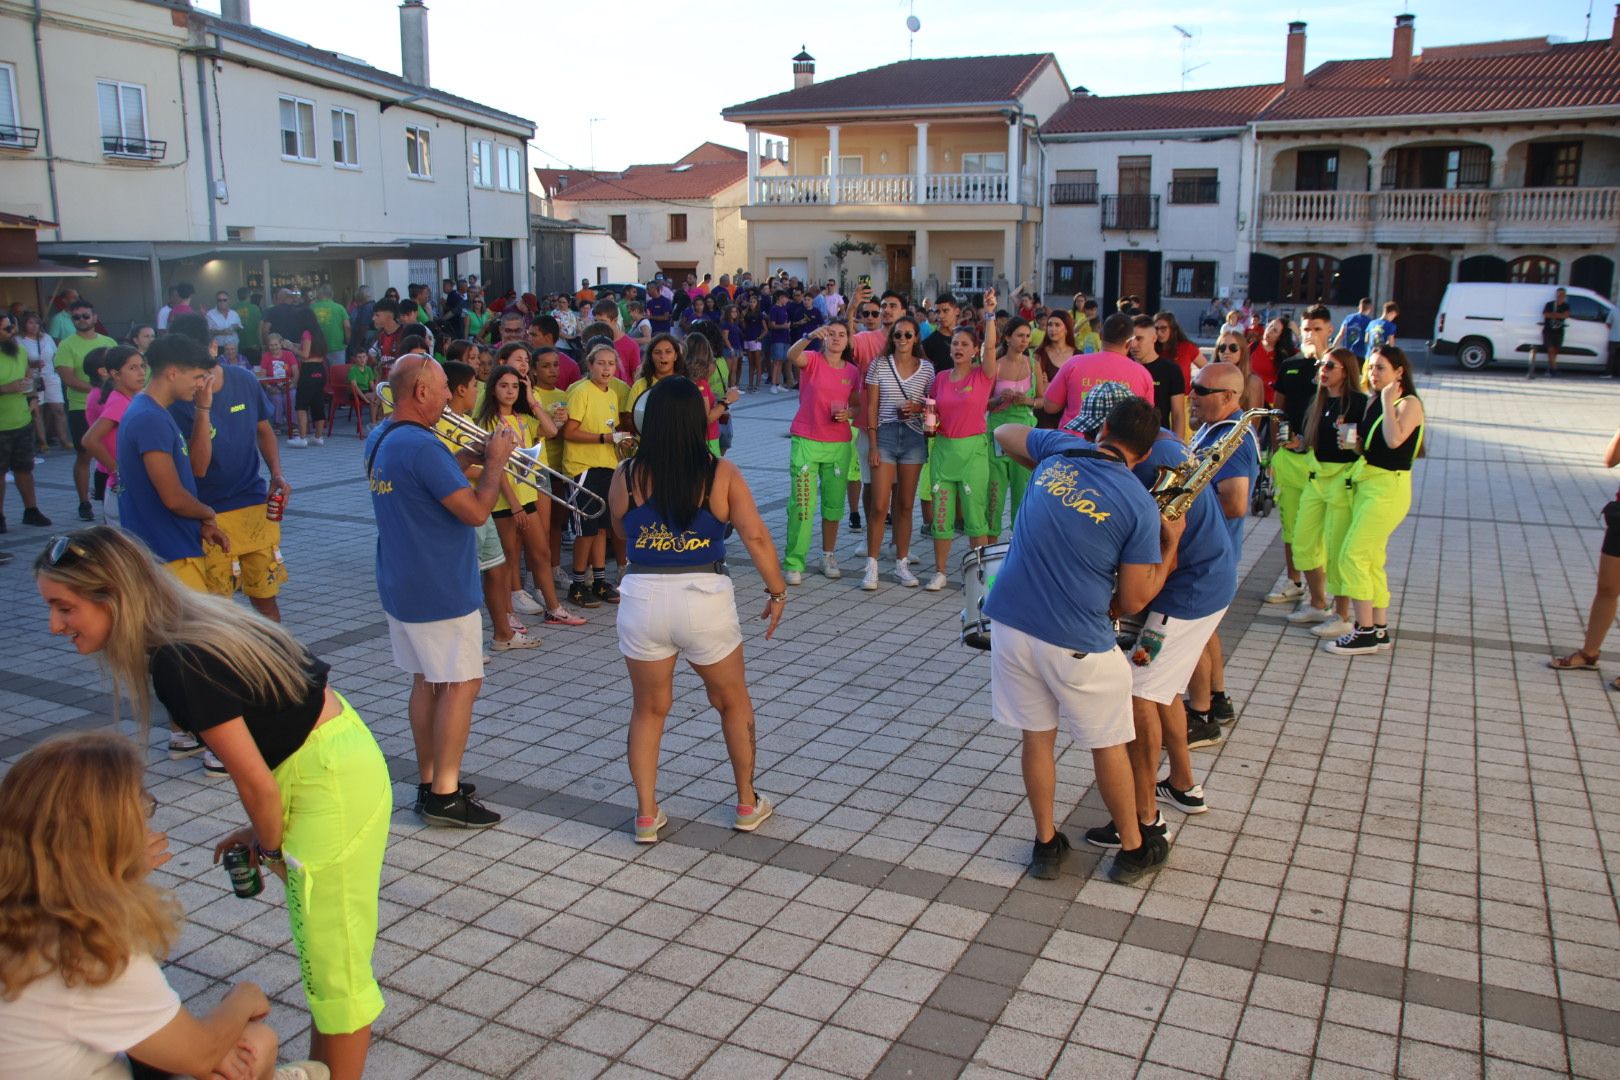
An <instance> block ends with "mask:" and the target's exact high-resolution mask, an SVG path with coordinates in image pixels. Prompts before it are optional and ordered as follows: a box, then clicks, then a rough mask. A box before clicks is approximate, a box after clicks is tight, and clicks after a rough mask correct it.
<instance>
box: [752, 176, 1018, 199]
mask: <svg viewBox="0 0 1620 1080" xmlns="http://www.w3.org/2000/svg"><path fill="white" fill-rule="evenodd" d="M922 180H923V183H922V197H921V198H919V197H918V187H917V177H916V175H915V174H913V173H903V174H900V175H893V176H875V175H854V176H840V177H838V178H837V180H836V181H835V180H834V179H833V178H832V177H830V176H761V177H759V178H758V179H757V180H755V182H754V191H753V198H752V199H751V200H750V202H751V204H752V205H755V206H781V205H788V206H809V205H821V206H825V205H828V204H831V203H833V202H839V203H848V204H853V205H857V206H913V205H916V204H918V203H921V202H930V203H950V204H955V205H988V204H996V203H1006V202H1007V174H1005V173H925V174H924V175H923V178H922ZM834 185H836V195H837V198H836V199H834V197H833V196H834ZM1020 194H1021V195H1022V196H1023V198H1024V199H1025V200H1026V201H1029V202H1033V201H1034V198H1035V187H1034V180H1033V179H1031V178H1025V179H1024V181H1023V183H1022V184H1021V185H1020Z"/></svg>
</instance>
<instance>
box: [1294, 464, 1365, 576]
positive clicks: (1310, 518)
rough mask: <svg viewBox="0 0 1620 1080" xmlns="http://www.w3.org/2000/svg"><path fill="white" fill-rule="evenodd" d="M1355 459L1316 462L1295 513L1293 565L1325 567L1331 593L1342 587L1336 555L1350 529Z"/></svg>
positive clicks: (1304, 567)
mask: <svg viewBox="0 0 1620 1080" xmlns="http://www.w3.org/2000/svg"><path fill="white" fill-rule="evenodd" d="M1354 464H1355V463H1354V462H1351V461H1346V462H1329V463H1327V464H1326V465H1323V464H1321V463H1320V462H1318V463H1317V464H1316V467H1315V469H1314V470H1313V472H1312V474H1311V478H1310V480H1309V482H1308V483H1307V484H1306V485H1305V490H1304V492H1303V493H1302V494H1301V495H1300V498H1299V510H1298V511H1297V512H1296V513H1295V515H1294V545H1293V546H1294V566H1295V567H1297V568H1298V569H1300V570H1302V571H1303V570H1320V569H1323V568H1324V567H1325V568H1326V570H1327V591H1328V592H1329V593H1331V594H1333V595H1334V596H1338V595H1339V590H1340V589H1342V588H1343V587H1344V582H1343V578H1342V575H1341V574H1340V573H1339V554H1340V550H1341V549H1342V548H1343V547H1344V535H1345V533H1347V532H1349V531H1350V504H1351V499H1352V496H1353V491H1352V489H1351V486H1350V471H1351V468H1352V467H1353V466H1354Z"/></svg>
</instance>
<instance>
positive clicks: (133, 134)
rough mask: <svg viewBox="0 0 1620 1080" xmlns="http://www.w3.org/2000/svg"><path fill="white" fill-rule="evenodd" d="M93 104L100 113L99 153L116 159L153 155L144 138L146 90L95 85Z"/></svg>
mask: <svg viewBox="0 0 1620 1080" xmlns="http://www.w3.org/2000/svg"><path fill="white" fill-rule="evenodd" d="M96 105H97V108H98V110H99V111H100V113H101V152H102V153H104V154H111V155H113V156H118V157H151V156H153V152H152V149H151V144H150V143H149V142H148V140H147V138H146V87H144V86H136V85H135V84H133V83H121V82H105V81H103V82H98V83H96ZM159 156H161V155H159Z"/></svg>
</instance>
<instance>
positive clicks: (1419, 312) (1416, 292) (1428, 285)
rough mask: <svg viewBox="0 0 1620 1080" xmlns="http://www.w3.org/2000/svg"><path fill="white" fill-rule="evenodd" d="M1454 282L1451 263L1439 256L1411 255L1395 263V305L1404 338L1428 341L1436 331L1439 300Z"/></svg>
mask: <svg viewBox="0 0 1620 1080" xmlns="http://www.w3.org/2000/svg"><path fill="white" fill-rule="evenodd" d="M1450 281H1451V262H1450V260H1447V259H1443V258H1441V257H1440V256H1439V255H1408V256H1406V258H1404V259H1401V260H1400V261H1398V262H1397V263H1396V264H1395V302H1396V303H1397V304H1399V305H1400V306H1401V315H1400V319H1399V320H1398V325H1399V326H1400V328H1401V336H1402V337H1403V338H1421V339H1425V340H1426V339H1427V338H1429V337H1430V335H1431V333H1432V331H1433V330H1434V317H1435V314H1436V313H1437V312H1439V310H1440V297H1441V296H1443V295H1445V291H1446V285H1447V284H1448V283H1449V282H1450Z"/></svg>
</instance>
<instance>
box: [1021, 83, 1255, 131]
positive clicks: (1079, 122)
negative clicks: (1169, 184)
mask: <svg viewBox="0 0 1620 1080" xmlns="http://www.w3.org/2000/svg"><path fill="white" fill-rule="evenodd" d="M1281 90H1282V84H1281V83H1267V84H1266V85H1264V86H1226V87H1222V88H1220V89H1218V90H1184V91H1182V92H1180V93H1167V94H1129V95H1125V96H1122V97H1090V96H1085V97H1076V98H1073V99H1072V100H1070V102H1069V103H1068V104H1067V105H1065V106H1064V107H1063V108H1061V109H1059V110H1058V111H1057V112H1056V113H1054V114H1053V116H1052V119H1050V120H1048V121H1047V122H1046V123H1044V124H1042V125H1041V134H1042V135H1067V134H1079V133H1082V132H1102V131H1182V130H1186V129H1189V128H1238V127H1243V126H1244V125H1245V124H1247V123H1248V122H1249V121H1251V120H1253V119H1254V118H1255V117H1256V116H1258V115H1259V113H1260V110H1261V109H1264V108H1265V107H1266V105H1267V104H1269V103H1270V102H1271V101H1272V99H1274V98H1275V97H1276V96H1277V94H1278V93H1279V92H1280V91H1281Z"/></svg>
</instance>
